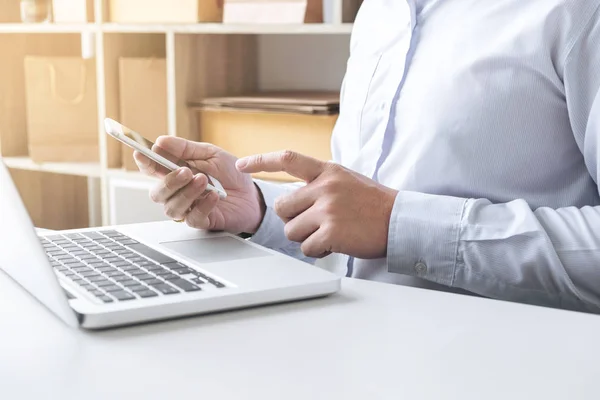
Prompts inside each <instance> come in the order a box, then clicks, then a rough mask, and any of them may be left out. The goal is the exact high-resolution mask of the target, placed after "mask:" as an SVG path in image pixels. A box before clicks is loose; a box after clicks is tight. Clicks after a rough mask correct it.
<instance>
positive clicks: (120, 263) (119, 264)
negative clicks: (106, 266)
mask: <svg viewBox="0 0 600 400" xmlns="http://www.w3.org/2000/svg"><path fill="white" fill-rule="evenodd" d="M111 264H112V265H114V266H115V267H119V268H122V267H127V266H129V265H131V263H128V262H127V261H117V262H113V263H111Z"/></svg>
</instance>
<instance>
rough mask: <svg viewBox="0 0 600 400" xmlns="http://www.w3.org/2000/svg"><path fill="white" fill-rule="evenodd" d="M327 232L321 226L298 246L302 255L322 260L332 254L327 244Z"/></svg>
mask: <svg viewBox="0 0 600 400" xmlns="http://www.w3.org/2000/svg"><path fill="white" fill-rule="evenodd" d="M329 237H330V236H329V232H328V231H327V228H326V227H324V226H321V227H320V228H319V229H318V230H317V231H316V232H315V233H313V234H312V235H310V237H309V238H308V239H306V240H305V241H304V242H302V245H301V246H300V248H301V250H302V253H304V255H305V256H307V257H313V258H323V257H326V256H328V255H329V254H331V253H332V251H333V249H332V248H331V246H330V245H329V244H328V238H329Z"/></svg>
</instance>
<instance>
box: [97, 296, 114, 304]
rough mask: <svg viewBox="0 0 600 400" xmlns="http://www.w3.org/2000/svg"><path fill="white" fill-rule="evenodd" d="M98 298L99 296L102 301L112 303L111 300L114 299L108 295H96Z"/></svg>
mask: <svg viewBox="0 0 600 400" xmlns="http://www.w3.org/2000/svg"><path fill="white" fill-rule="evenodd" d="M98 298H99V299H100V300H102V301H103V302H104V303H112V302H113V301H114V300H113V299H111V298H110V297H108V296H98Z"/></svg>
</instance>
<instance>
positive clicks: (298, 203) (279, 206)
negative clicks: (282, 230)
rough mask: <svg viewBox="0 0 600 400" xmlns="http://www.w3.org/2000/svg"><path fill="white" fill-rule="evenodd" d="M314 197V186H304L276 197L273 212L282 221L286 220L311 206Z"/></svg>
mask: <svg viewBox="0 0 600 400" xmlns="http://www.w3.org/2000/svg"><path fill="white" fill-rule="evenodd" d="M316 199H317V198H316V196H315V189H314V187H312V186H310V185H308V186H304V187H302V188H300V189H298V190H296V191H294V192H292V193H290V194H288V195H285V196H281V197H279V198H277V199H276V200H275V206H274V209H275V213H276V214H277V215H278V216H279V218H281V219H282V220H283V221H284V222H288V221H289V220H291V219H292V218H295V217H296V216H298V215H300V214H301V213H303V212H304V211H306V210H308V209H309V208H310V207H312V206H313V204H314V203H315V201H316Z"/></svg>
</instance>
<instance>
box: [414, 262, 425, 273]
mask: <svg viewBox="0 0 600 400" xmlns="http://www.w3.org/2000/svg"><path fill="white" fill-rule="evenodd" d="M415 271H417V274H418V275H419V276H423V275H425V274H426V273H427V265H425V264H424V263H422V262H420V263H417V264H415Z"/></svg>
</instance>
